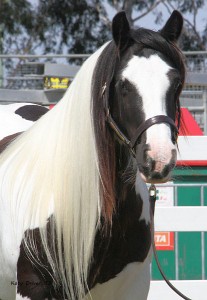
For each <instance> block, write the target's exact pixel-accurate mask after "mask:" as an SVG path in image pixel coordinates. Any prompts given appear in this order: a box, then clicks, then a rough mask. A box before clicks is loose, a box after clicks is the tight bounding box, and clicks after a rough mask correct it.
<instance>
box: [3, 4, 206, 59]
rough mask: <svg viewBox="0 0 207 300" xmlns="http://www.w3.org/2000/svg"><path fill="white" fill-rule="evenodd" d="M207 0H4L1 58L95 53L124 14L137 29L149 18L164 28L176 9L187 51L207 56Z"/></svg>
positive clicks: (184, 46)
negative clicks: (180, 16) (202, 16)
mask: <svg viewBox="0 0 207 300" xmlns="http://www.w3.org/2000/svg"><path fill="white" fill-rule="evenodd" d="M205 5H206V4H205V1H204V0H191V1H188V0H148V1H146V0H105V1H102V0H70V1H68V0H50V1H44V0H39V1H38V0H36V4H35V5H34V0H0V51H1V53H6V54H8V53H21V54H24V53H30V54H32V53H36V51H37V50H38V53H63V52H64V53H67V52H68V53H91V52H94V50H95V49H97V48H98V47H99V46H100V45H102V44H103V43H104V42H105V41H107V40H108V39H110V38H111V32H110V26H111V19H112V17H113V15H114V14H115V13H116V12H117V11H119V10H122V9H124V10H125V11H126V14H127V16H128V19H129V21H130V23H131V25H134V26H141V25H142V19H143V18H144V17H145V16H147V15H149V14H150V16H151V19H152V20H154V22H155V23H157V24H159V25H160V27H162V22H164V21H165V20H166V18H168V16H169V14H170V13H171V12H172V10H174V9H178V10H179V11H180V12H181V13H182V14H183V16H184V19H185V24H184V31H183V37H182V40H181V44H182V49H183V50H205V49H206V44H207V16H206V17H205V20H200V21H203V28H202V30H200V29H199V26H198V25H199V24H200V22H199V14H200V12H201V11H202V10H203V9H204V7H205Z"/></svg>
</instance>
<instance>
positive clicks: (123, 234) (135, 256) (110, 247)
mask: <svg viewBox="0 0 207 300" xmlns="http://www.w3.org/2000/svg"><path fill="white" fill-rule="evenodd" d="M128 201H129V203H127V202H125V203H123V205H121V206H122V207H120V208H119V210H118V211H117V214H116V215H115V216H114V218H113V225H112V229H111V231H110V233H108V234H106V233H104V232H102V233H101V232H98V234H97V236H96V239H95V246H94V259H93V264H92V267H91V273H90V278H89V286H90V287H92V286H94V285H95V284H96V283H103V282H106V281H108V280H110V279H111V278H114V277H115V276H116V275H117V274H118V273H120V272H121V271H122V270H123V269H124V268H125V267H126V266H127V265H128V264H130V263H132V262H143V261H144V260H145V259H146V257H147V254H148V252H149V249H150V245H151V233H150V224H146V222H145V220H139V217H140V214H141V212H142V201H137V199H128Z"/></svg>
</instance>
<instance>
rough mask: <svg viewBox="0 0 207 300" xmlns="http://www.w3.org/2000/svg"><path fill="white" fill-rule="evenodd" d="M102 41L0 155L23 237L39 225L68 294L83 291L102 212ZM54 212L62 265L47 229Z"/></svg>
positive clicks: (3, 187) (1, 176)
mask: <svg viewBox="0 0 207 300" xmlns="http://www.w3.org/2000/svg"><path fill="white" fill-rule="evenodd" d="M104 47H105V45H104V46H103V47H102V48H100V49H99V50H98V51H97V52H95V53H94V54H93V55H92V56H91V57H90V58H89V59H88V60H87V61H86V62H85V63H84V64H83V66H82V68H81V69H80V71H79V72H78V74H77V76H76V78H75V79H74V81H73V82H72V84H71V86H70V88H69V89H68V90H67V92H66V93H65V95H64V97H63V98H62V100H61V101H60V102H59V103H58V104H57V105H56V106H55V107H54V108H53V109H52V110H51V111H50V112H48V113H47V114H46V115H44V116H43V117H42V118H41V119H40V120H39V121H37V122H36V123H35V125H34V126H33V127H32V128H31V129H29V130H28V131H27V132H25V133H24V134H22V135H21V136H20V137H19V138H18V139H17V140H16V141H14V142H13V143H12V144H11V145H10V146H9V147H8V148H7V150H6V151H5V152H4V153H3V154H2V155H1V157H0V166H1V167H0V168H1V172H0V193H1V197H3V198H5V199H6V201H9V202H10V205H11V208H12V210H13V214H14V215H15V218H14V222H17V223H15V224H18V226H22V228H21V230H22V231H21V232H22V237H23V233H24V231H25V230H26V229H28V228H35V227H40V233H41V237H42V242H43V245H44V247H45V250H46V254H47V256H48V260H49V262H50V264H51V267H52V268H53V271H54V272H55V280H56V281H58V280H59V282H61V283H62V284H63V287H64V289H65V291H66V296H67V298H68V299H74V298H76V297H77V298H78V299H82V297H83V294H84V289H85V288H86V280H87V276H88V267H89V264H90V260H91V257H92V251H93V245H94V237H95V233H96V230H97V227H98V223H99V218H100V213H101V200H100V196H99V182H100V178H99V170H98V157H97V151H96V144H95V138H94V130H93V125H92V124H93V123H92V116H91V81H92V75H93V70H94V67H95V65H96V62H97V59H98V57H99V55H100V54H101V52H102V51H103V48H104ZM51 213H52V214H53V215H54V218H55V225H56V231H55V234H56V235H57V247H58V254H57V257H56V259H57V261H58V262H59V263H58V264H59V266H58V267H57V266H56V262H57V261H54V260H53V258H52V257H51V255H50V251H49V246H48V243H47V234H46V231H45V225H46V221H47V219H48V217H49V216H50V215H51ZM22 214H23V215H22ZM62 237H63V239H62ZM52 239H54V236H53V237H52ZM62 243H63V245H62ZM29 245H30V246H31V245H32V243H30V244H29ZM26 246H28V245H26ZM62 248H64V252H65V258H64V259H63V257H62ZM74 286H75V288H74Z"/></svg>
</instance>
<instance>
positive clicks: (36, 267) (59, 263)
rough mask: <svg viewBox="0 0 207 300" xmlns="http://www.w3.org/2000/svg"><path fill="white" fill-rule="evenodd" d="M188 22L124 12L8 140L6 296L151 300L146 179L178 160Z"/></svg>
mask: <svg viewBox="0 0 207 300" xmlns="http://www.w3.org/2000/svg"><path fill="white" fill-rule="evenodd" d="M182 25H183V18H182V16H181V15H180V13H179V12H178V11H174V12H173V13H172V15H171V16H170V18H169V19H168V20H167V22H166V24H165V25H164V27H163V28H162V29H161V30H160V31H158V32H154V31H152V30H148V29H144V28H138V29H132V28H130V26H129V23H128V21H127V18H126V15H125V13H124V12H120V13H118V14H117V15H116V16H115V17H114V19H113V22H112V36H113V40H112V41H109V42H107V43H106V44H104V45H103V46H102V47H101V48H100V49H99V50H97V51H96V52H95V53H94V54H93V55H91V57H90V58H88V59H87V60H86V61H85V63H84V64H83V66H82V67H81V69H80V71H79V72H78V74H77V75H76V77H75V79H74V81H73V82H72V84H71V86H70V87H69V89H68V90H67V91H66V93H65V95H64V96H63V98H62V100H61V101H60V102H59V103H58V104H57V105H56V106H55V107H54V108H53V109H52V110H51V111H49V112H47V113H46V114H44V115H43V116H42V117H41V118H40V119H39V120H38V121H36V122H35V123H34V125H32V126H31V127H30V128H29V129H28V130H27V131H25V132H24V133H22V134H21V135H19V136H18V137H16V139H14V138H12V142H11V143H10V144H9V145H8V143H7V145H6V147H5V148H6V149H5V150H4V151H3V152H2V154H1V156H0V299H2V300H12V299H19V300H20V299H27V300H28V299H31V300H42V299H68V300H69V299H72V300H82V299H94V300H117V299H119V300H135V299H136V300H137V299H139V300H146V299H147V295H148V291H149V285H150V262H151V217H150V204H149V195H148V190H147V186H146V182H148V183H156V182H158V183H160V182H165V181H167V180H168V179H169V178H170V172H171V170H172V169H173V167H174V166H175V164H176V137H177V134H178V128H179V124H180V117H181V115H180V104H179V94H180V92H181V90H182V87H183V83H184V77H185V68H184V63H183V58H182V54H181V52H180V50H179V48H178V46H177V40H178V38H179V36H180V34H181V30H182ZM40 115H41V114H40ZM15 297H16V298H15Z"/></svg>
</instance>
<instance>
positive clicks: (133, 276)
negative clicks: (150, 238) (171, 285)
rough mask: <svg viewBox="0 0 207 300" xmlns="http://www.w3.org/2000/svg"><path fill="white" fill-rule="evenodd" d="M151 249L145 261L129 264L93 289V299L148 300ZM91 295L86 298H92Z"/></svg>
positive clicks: (88, 299) (89, 299) (86, 299)
mask: <svg viewBox="0 0 207 300" xmlns="http://www.w3.org/2000/svg"><path fill="white" fill-rule="evenodd" d="M150 263H151V251H149V254H148V256H147V258H146V259H145V261H144V262H143V263H141V262H133V263H130V264H128V265H127V266H126V267H125V268H124V269H123V270H122V271H121V272H120V273H119V274H118V275H117V276H116V277H114V278H112V279H111V280H109V281H107V282H105V283H103V284H97V285H96V286H95V287H94V288H93V289H92V290H91V293H90V295H91V297H92V299H93V300H106V299H107V300H146V299H147V295H148V292H149V286H150ZM90 295H88V297H86V298H85V299H84V300H91V297H90Z"/></svg>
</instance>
